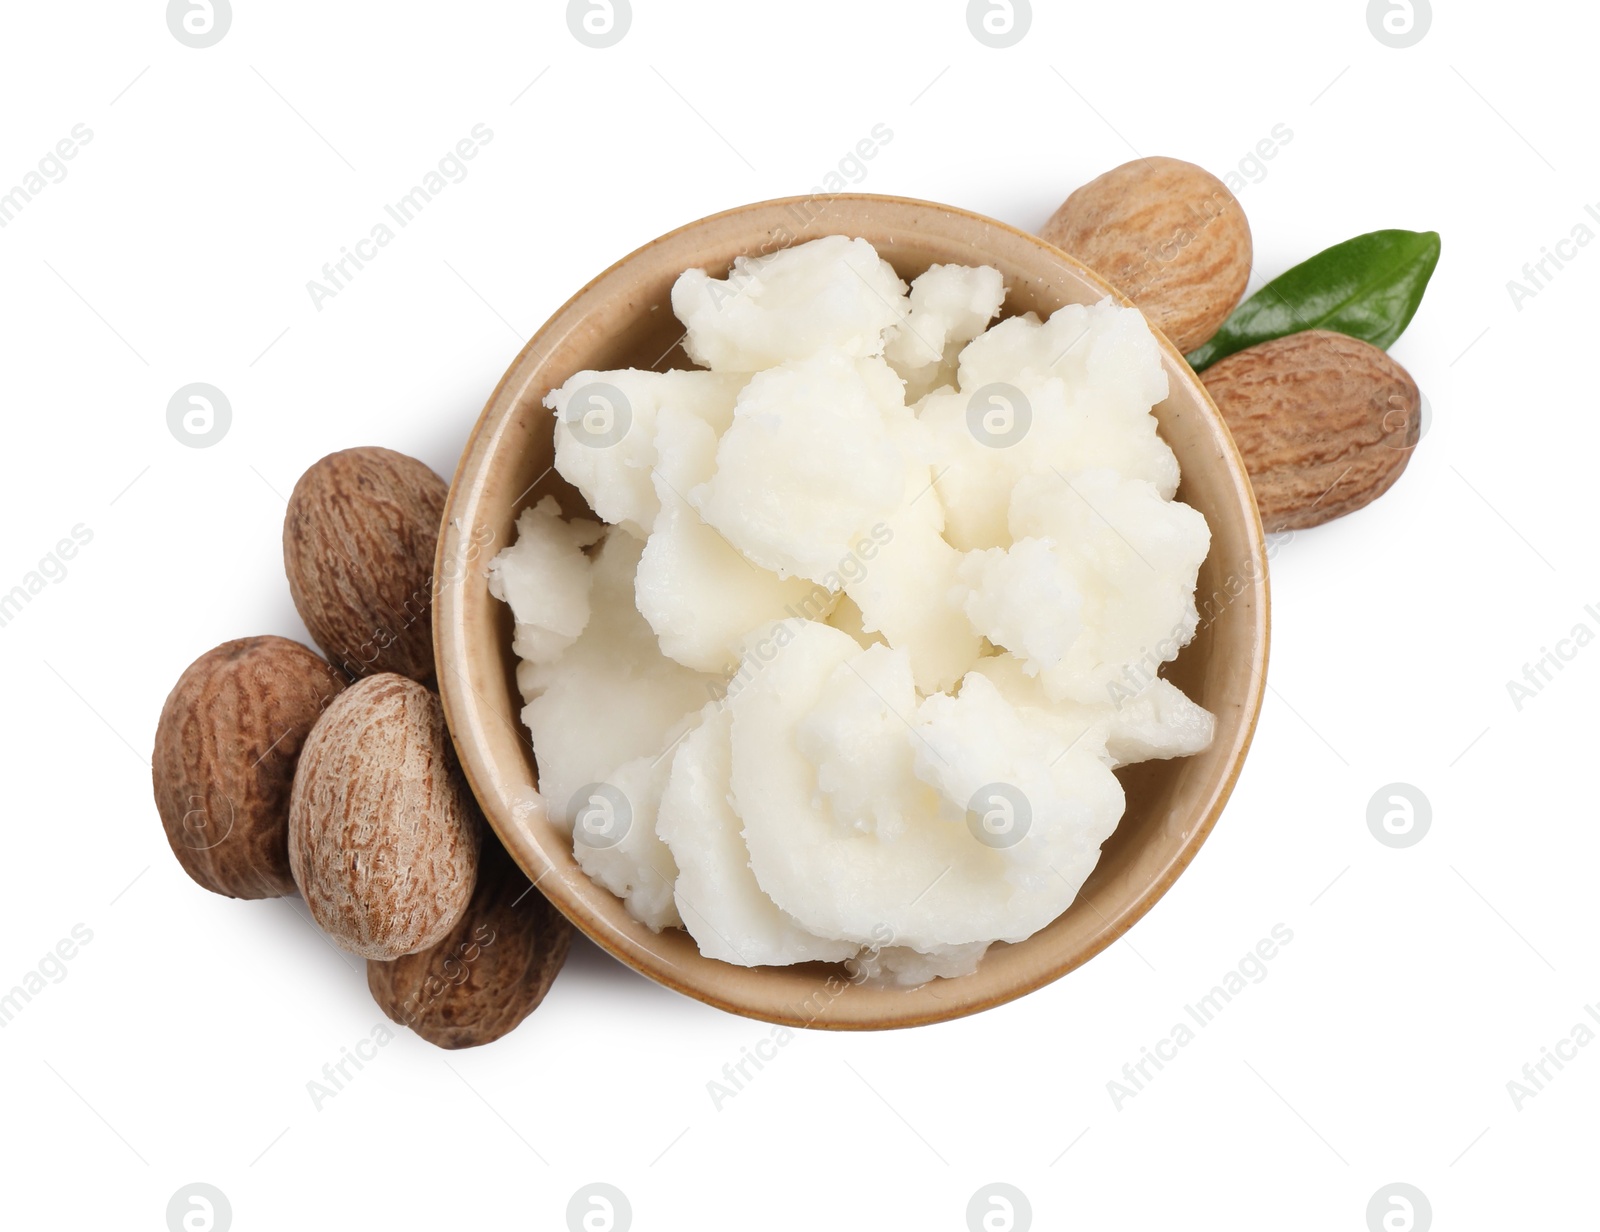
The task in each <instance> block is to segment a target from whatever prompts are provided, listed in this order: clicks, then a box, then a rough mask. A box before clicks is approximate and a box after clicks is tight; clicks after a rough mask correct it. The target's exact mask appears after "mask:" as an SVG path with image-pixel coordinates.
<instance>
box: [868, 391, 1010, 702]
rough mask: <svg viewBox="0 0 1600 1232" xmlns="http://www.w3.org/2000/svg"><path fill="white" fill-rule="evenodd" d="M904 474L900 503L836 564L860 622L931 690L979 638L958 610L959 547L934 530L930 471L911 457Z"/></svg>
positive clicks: (955, 670) (939, 513)
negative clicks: (841, 565) (902, 654)
mask: <svg viewBox="0 0 1600 1232" xmlns="http://www.w3.org/2000/svg"><path fill="white" fill-rule="evenodd" d="M913 426H915V427H920V425H915V421H913ZM900 439H901V441H902V445H903V446H910V445H914V444H915V443H916V442H917V440H918V435H917V434H914V433H912V432H910V431H907V432H904V433H901V434H900ZM907 475H908V478H907V479H906V482H905V487H904V489H903V492H904V497H903V502H902V504H901V506H900V507H899V508H898V509H896V510H895V511H894V512H893V513H892V514H890V515H889V517H888V518H887V520H886V521H884V522H879V523H877V524H875V525H874V526H873V528H872V534H871V536H870V539H869V540H868V541H865V542H862V543H858V544H857V547H856V550H855V552H854V553H853V554H852V556H851V558H850V559H849V562H848V565H847V567H846V568H845V569H844V570H842V571H841V572H842V574H843V577H844V579H845V586H844V591H845V594H846V595H847V596H848V597H849V598H850V599H851V600H853V601H854V602H855V604H856V606H857V609H858V610H859V611H860V613H861V624H862V628H863V630H864V631H865V632H868V633H873V634H877V635H880V636H881V637H882V638H883V639H884V640H886V641H887V642H888V643H889V645H891V646H894V647H896V648H898V649H903V650H905V651H906V652H907V654H908V655H909V656H910V659H911V670H912V676H913V678H914V680H915V681H916V687H917V688H918V689H919V690H921V691H922V692H924V693H933V692H938V691H939V690H941V689H951V688H954V687H955V684H956V682H957V681H958V680H960V679H961V677H962V676H963V675H964V674H965V673H966V671H967V669H968V668H970V667H971V666H972V665H973V664H974V663H975V662H977V659H978V655H979V653H980V652H981V651H982V642H981V640H980V638H979V636H978V634H977V633H975V632H974V631H973V629H972V626H971V624H970V623H969V622H968V620H967V618H966V616H965V615H964V614H963V613H962V611H961V606H960V592H959V587H958V580H959V579H958V570H959V569H960V566H961V553H960V552H958V551H956V549H955V548H953V547H951V546H950V545H949V543H947V542H946V541H945V538H944V535H943V534H942V533H941V532H942V531H943V529H944V507H943V505H942V503H941V501H940V499H939V494H938V491H937V489H936V486H935V484H934V476H933V472H932V471H931V470H930V469H929V468H928V467H927V466H926V465H925V464H923V463H921V462H914V463H913V464H912V465H911V468H910V469H909V471H908V472H907Z"/></svg>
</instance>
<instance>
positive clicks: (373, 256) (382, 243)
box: [306, 123, 494, 312]
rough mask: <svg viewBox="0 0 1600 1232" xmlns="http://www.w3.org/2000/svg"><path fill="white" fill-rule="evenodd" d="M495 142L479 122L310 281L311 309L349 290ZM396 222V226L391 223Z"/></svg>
mask: <svg viewBox="0 0 1600 1232" xmlns="http://www.w3.org/2000/svg"><path fill="white" fill-rule="evenodd" d="M493 140H494V130H493V129H491V128H490V127H489V126H488V125H487V124H483V123H478V124H474V125H473V126H472V131H471V132H470V133H469V134H468V135H467V136H465V137H463V138H461V140H460V141H457V142H456V143H455V145H454V146H452V147H451V148H450V150H449V151H448V152H446V153H445V154H444V156H443V157H441V158H440V159H439V161H438V162H437V163H435V164H434V166H433V167H431V168H430V169H429V170H428V171H427V172H426V173H425V174H424V175H423V176H422V178H421V179H420V180H419V181H418V182H417V183H416V184H414V185H412V187H411V190H410V191H409V192H407V193H404V194H402V195H401V196H400V197H399V198H397V199H396V200H395V201H392V202H386V203H385V204H384V207H383V212H384V217H383V218H382V219H380V220H379V221H378V222H376V223H374V224H373V225H372V227H371V229H370V230H369V231H368V233H367V234H366V235H365V236H363V237H362V238H361V239H358V240H357V241H356V242H355V243H354V244H351V245H348V246H346V247H344V248H341V249H340V250H339V252H340V256H339V257H338V258H337V259H336V260H333V261H328V262H325V263H324V264H323V266H322V277H321V278H320V279H318V278H311V279H308V280H307V281H306V293H307V294H308V295H309V296H310V297H311V306H312V307H313V308H315V309H316V310H317V311H318V312H321V311H322V309H323V305H324V304H326V303H327V301H328V300H330V299H333V298H334V297H335V296H337V295H338V294H339V293H340V292H341V291H345V290H348V289H349V287H350V284H351V283H352V282H354V281H355V278H356V275H357V274H359V273H360V272H361V271H362V270H364V269H366V267H367V266H368V265H369V264H370V263H371V262H373V261H375V260H377V259H378V255H379V254H380V253H381V252H382V251H383V250H384V249H385V248H387V247H388V246H389V245H390V244H392V243H394V241H395V237H396V236H397V235H398V234H399V232H400V231H403V230H405V228H407V227H409V226H410V225H411V224H412V223H413V222H415V221H416V220H417V218H418V217H419V216H420V215H421V213H422V212H423V210H425V209H427V208H428V206H429V205H430V204H432V203H433V202H434V201H435V200H436V199H437V198H438V197H439V195H440V194H441V193H443V192H444V190H445V189H447V188H449V187H450V186H451V185H452V184H459V183H461V181H463V180H465V179H466V178H467V174H468V172H469V171H470V168H469V167H468V166H467V164H468V163H469V162H471V161H472V160H473V159H475V158H477V157H478V155H479V154H480V153H481V152H482V150H483V147H484V146H486V145H488V144H489V143H490V142H492V141H493ZM391 223H393V226H391V225H390V224H391Z"/></svg>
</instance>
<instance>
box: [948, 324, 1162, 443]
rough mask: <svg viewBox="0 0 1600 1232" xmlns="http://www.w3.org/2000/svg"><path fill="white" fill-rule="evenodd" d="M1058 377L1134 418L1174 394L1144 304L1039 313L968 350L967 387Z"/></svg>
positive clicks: (1100, 405) (964, 357)
mask: <svg viewBox="0 0 1600 1232" xmlns="http://www.w3.org/2000/svg"><path fill="white" fill-rule="evenodd" d="M1051 377H1057V378H1059V379H1061V380H1063V381H1065V382H1066V383H1067V385H1068V387H1069V388H1070V389H1071V390H1072V391H1073V396H1074V398H1075V399H1076V400H1078V401H1080V402H1082V403H1084V404H1086V405H1087V406H1089V407H1090V408H1091V409H1092V410H1093V411H1094V412H1095V413H1096V414H1102V415H1110V416H1111V417H1112V418H1113V419H1115V420H1124V421H1125V420H1127V419H1130V418H1133V417H1136V416H1139V415H1143V414H1144V413H1145V412H1146V411H1148V410H1149V409H1150V408H1151V407H1152V406H1154V405H1155V404H1156V403H1158V402H1160V401H1162V400H1163V399H1165V398H1166V396H1167V374H1166V370H1165V369H1164V368H1162V366H1161V344H1160V343H1159V342H1157V341H1156V337H1155V335H1154V334H1152V333H1151V332H1150V326H1149V325H1148V324H1147V323H1146V322H1145V319H1144V316H1143V314H1141V313H1140V312H1139V310H1138V309H1137V308H1123V307H1120V306H1119V305H1117V304H1113V303H1112V302H1111V301H1110V300H1102V301H1101V302H1100V303H1098V304H1069V305H1067V306H1066V307H1064V308H1061V309H1058V310H1057V311H1055V312H1053V313H1051V314H1050V319H1049V320H1047V321H1043V322H1041V321H1040V320H1039V318H1038V317H1037V316H1035V315H1034V314H1033V313H1031V312H1030V313H1027V314H1025V315H1023V316H1020V317H1012V318H1011V319H1010V320H1006V321H1001V322H1000V323H999V324H998V325H996V326H994V327H993V328H992V329H988V330H985V331H984V333H983V334H982V335H981V336H979V337H977V338H975V339H973V341H972V342H971V343H970V344H969V345H968V346H967V347H966V349H965V350H963V351H962V352H961V367H960V381H961V391H962V392H963V393H970V392H972V391H973V390H975V389H979V388H981V387H982V386H984V385H988V384H992V383H1004V384H1011V385H1025V384H1029V383H1031V382H1034V381H1043V380H1047V379H1049V378H1051Z"/></svg>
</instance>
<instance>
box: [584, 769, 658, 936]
mask: <svg viewBox="0 0 1600 1232" xmlns="http://www.w3.org/2000/svg"><path fill="white" fill-rule="evenodd" d="M670 770H671V759H670V758H667V757H662V756H660V755H659V754H653V755H646V756H644V757H636V758H634V759H633V760H631V761H629V762H627V763H625V764H623V765H621V766H619V767H617V768H616V769H615V770H613V771H612V772H611V774H610V775H609V776H608V777H607V779H606V781H605V782H604V783H603V784H601V785H600V786H599V787H598V788H597V789H596V790H595V791H593V792H591V793H589V796H588V798H587V799H586V800H585V801H583V802H582V803H581V804H580V805H579V807H578V809H577V811H576V814H575V816H574V819H573V832H572V854H573V855H574V856H576V857H577V860H578V867H580V868H581V869H583V871H584V872H585V873H587V874H588V875H589V876H590V877H591V878H592V879H593V880H595V881H597V882H599V883H600V884H601V885H603V886H605V888H606V889H608V890H610V891H611V892H612V893H613V894H615V895H616V896H617V897H618V898H620V899H622V901H623V903H624V905H625V906H626V907H627V908H628V914H629V915H631V916H632V917H633V918H634V919H636V920H638V921H639V922H640V923H641V924H644V925H647V926H648V927H650V928H651V929H653V930H655V931H656V932H660V931H661V930H662V929H663V928H681V927H682V926H683V920H682V918H681V917H680V916H679V915H678V908H677V905H676V902H675V899H674V895H673V885H674V884H675V883H676V881H677V879H678V866H677V865H676V864H675V863H673V860H672V852H671V851H670V850H668V848H667V845H666V844H665V843H663V842H662V841H661V839H660V838H659V837H658V836H657V834H656V815H657V812H658V810H659V808H660V805H661V793H662V792H663V791H664V790H665V788H666V785H667V776H668V773H669V772H670Z"/></svg>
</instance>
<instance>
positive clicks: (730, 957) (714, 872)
mask: <svg viewBox="0 0 1600 1232" xmlns="http://www.w3.org/2000/svg"><path fill="white" fill-rule="evenodd" d="M732 735H733V715H732V714H731V712H730V711H729V710H728V709H727V707H725V706H722V705H720V704H718V703H709V704H707V706H706V708H705V710H704V711H703V712H702V714H701V719H700V726H699V727H697V728H695V730H694V731H692V732H690V733H689V734H688V735H687V736H685V737H684V739H683V742H682V743H681V744H679V745H678V748H677V751H676V752H675V753H674V754H673V756H672V770H671V775H670V777H669V778H668V780H667V787H666V791H665V793H664V794H663V795H662V797H661V810H660V813H659V814H658V816H657V820H656V831H657V833H658V834H659V835H660V836H661V838H662V839H663V840H664V841H665V842H666V844H667V846H668V847H669V848H671V850H672V855H673V858H674V859H675V861H676V862H677V866H678V880H677V884H676V886H675V888H674V893H675V898H676V902H677V907H678V914H679V915H680V916H682V917H683V924H684V927H685V928H686V929H687V930H688V932H689V935H690V936H692V937H693V938H694V939H695V941H696V943H697V944H698V945H699V947H700V952H701V953H702V954H704V955H705V956H706V957H707V958H719V959H721V960H722V961H723V962H727V963H733V964H734V965H735V966H738V967H758V966H787V965H788V964H790V963H801V962H842V961H843V960H844V959H847V958H849V957H851V956H852V955H853V954H854V953H855V952H856V948H857V947H856V945H855V944H854V943H853V942H849V941H825V940H823V939H822V938H820V937H814V936H812V935H811V934H810V933H808V932H806V931H805V929H803V928H801V927H800V926H799V925H798V924H796V923H795V922H794V920H792V919H790V918H789V917H788V916H786V915H784V913H783V912H782V911H780V910H778V907H777V905H776V904H775V903H773V901H772V900H771V899H770V898H768V897H767V896H766V895H765V894H763V893H762V892H761V887H760V885H759V884H757V882H756V876H755V874H754V873H752V872H751V871H750V852H749V850H748V849H747V848H746V847H745V845H744V835H743V833H742V831H743V829H744V823H743V822H741V821H740V820H739V815H738V814H737V813H735V812H734V811H733V802H732V791H733V788H732V785H731V783H730V776H731V774H732V770H733V750H732Z"/></svg>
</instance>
